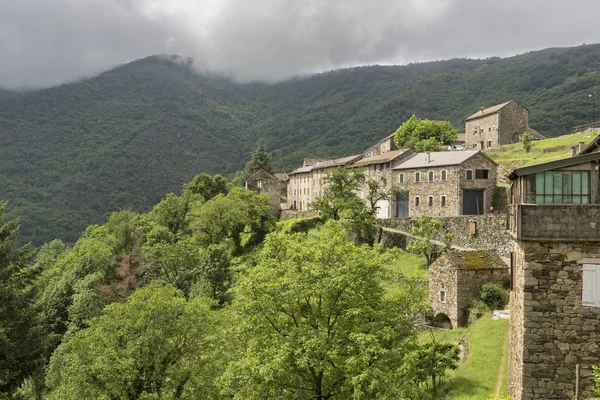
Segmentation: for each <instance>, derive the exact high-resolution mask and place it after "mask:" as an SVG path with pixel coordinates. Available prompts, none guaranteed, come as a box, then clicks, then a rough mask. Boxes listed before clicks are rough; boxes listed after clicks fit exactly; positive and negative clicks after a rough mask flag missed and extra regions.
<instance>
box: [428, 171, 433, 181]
mask: <svg viewBox="0 0 600 400" xmlns="http://www.w3.org/2000/svg"><path fill="white" fill-rule="evenodd" d="M427 175H428V179H429V182H433V171H429V172H428V173H427Z"/></svg>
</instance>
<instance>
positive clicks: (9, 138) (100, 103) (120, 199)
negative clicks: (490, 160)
mask: <svg viewBox="0 0 600 400" xmlns="http://www.w3.org/2000/svg"><path fill="white" fill-rule="evenodd" d="M598 71H600V45H585V46H580V47H575V48H561V49H558V48H556V49H547V50H543V51H537V52H531V53H527V54H523V55H518V56H515V57H510V58H505V59H500V58H490V59H485V60H467V59H455V60H449V61H439V62H429V63H419V64H410V65H407V66H368V67H357V68H349V69H342V70H336V71H331V72H326V73H322V74H318V75H315V76H311V77H306V78H297V79H292V80H288V81H285V82H280V83H277V84H270V85H269V84H262V83H253V84H239V83H236V82H232V81H231V80H228V79H225V78H223V77H220V76H216V75H202V74H198V73H195V72H194V71H193V70H192V68H191V67H190V62H189V61H186V60H185V59H182V58H180V57H175V56H153V57H149V58H145V59H142V60H138V61H134V62H131V63H129V64H126V65H122V66H119V67H117V68H114V69H112V70H110V71H107V72H105V73H103V74H101V75H99V76H97V77H95V78H92V79H87V80H82V81H79V82H74V83H70V84H65V85H62V86H59V87H54V88H49V89H44V90H37V91H29V92H26V93H22V94H20V95H18V96H15V94H14V93H12V92H6V91H0V198H3V199H7V200H9V205H8V207H7V211H6V214H7V216H8V217H9V218H13V217H16V216H20V218H21V226H22V238H23V239H22V240H25V241H33V243H34V244H36V245H40V244H42V243H44V242H47V241H49V240H51V239H54V238H61V239H63V240H65V241H66V242H67V243H73V242H74V241H75V240H76V238H77V237H78V235H79V234H80V233H81V232H82V231H83V230H84V229H85V227H86V226H87V225H89V224H91V223H100V222H101V221H103V220H104V218H106V216H107V215H108V213H109V212H111V211H114V210H119V209H131V210H135V211H147V210H148V209H149V208H150V207H151V206H152V204H155V203H156V202H157V201H159V199H160V198H161V197H162V196H164V194H165V193H168V192H170V191H175V190H177V188H178V187H180V186H181V184H182V183H183V182H186V181H188V180H190V179H191V178H192V177H193V176H194V175H196V174H197V173H199V172H203V171H204V172H208V173H221V174H225V175H228V174H234V173H235V172H236V171H239V170H241V169H242V168H243V166H244V164H245V163H246V161H247V160H248V159H249V157H250V153H251V150H252V149H253V148H254V147H255V146H256V143H257V141H258V140H259V139H262V141H263V142H264V144H265V145H266V147H267V149H268V150H269V152H270V153H271V155H272V156H273V160H274V165H275V167H276V169H279V170H288V171H289V170H291V169H292V168H295V167H297V166H298V165H299V164H300V163H301V160H302V159H303V158H304V157H313V156H342V155H348V154H353V153H357V152H359V151H361V150H364V149H365V148H367V147H369V146H370V145H371V144H372V143H373V142H374V141H376V140H378V139H380V138H381V137H384V136H386V135H387V134H389V133H391V132H392V131H394V130H395V129H396V128H397V127H398V126H399V125H400V124H401V123H402V122H403V121H405V120H406V119H408V118H409V117H410V116H411V115H412V114H416V115H417V116H418V117H421V118H429V119H441V120H449V121H450V122H451V123H452V124H453V126H454V127H455V128H457V129H459V130H462V127H463V124H464V119H465V118H466V117H467V116H468V115H470V114H472V113H473V112H475V111H476V110H478V109H479V108H480V107H485V106H490V105H494V104H497V103H500V102H503V101H506V100H510V99H514V100H516V101H518V102H519V103H521V104H522V105H524V106H525V107H527V108H528V109H529V110H530V112H531V114H530V123H531V125H532V126H533V127H534V128H535V129H537V130H538V131H540V132H541V133H543V134H545V135H547V136H556V135H560V134H564V133H567V132H568V131H569V130H570V128H571V127H572V126H573V125H578V124H582V123H587V122H589V121H590V120H591V116H592V106H593V105H592V100H591V99H590V98H589V97H588V94H589V93H591V92H593V91H594V89H595V87H596V84H597V78H598V74H599V72H598Z"/></svg>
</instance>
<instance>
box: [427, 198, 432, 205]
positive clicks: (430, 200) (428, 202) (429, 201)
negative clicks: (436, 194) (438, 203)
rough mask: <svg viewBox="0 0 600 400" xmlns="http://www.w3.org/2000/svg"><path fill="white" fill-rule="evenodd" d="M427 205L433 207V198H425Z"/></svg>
mask: <svg viewBox="0 0 600 400" xmlns="http://www.w3.org/2000/svg"><path fill="white" fill-rule="evenodd" d="M427 204H428V205H429V207H431V206H433V196H429V197H428V198H427Z"/></svg>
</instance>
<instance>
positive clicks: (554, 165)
mask: <svg viewBox="0 0 600 400" xmlns="http://www.w3.org/2000/svg"><path fill="white" fill-rule="evenodd" d="M595 160H600V153H590V154H583V155H579V156H575V157H569V158H563V159H560V160H556V161H549V162H545V163H541V164H535V165H528V166H526V167H521V168H515V169H513V170H512V171H511V172H510V174H508V179H515V178H516V177H518V176H524V175H529V174H535V173H537V172H542V171H551V170H553V169H559V168H565V167H570V166H573V165H577V164H584V163H587V162H590V161H595Z"/></svg>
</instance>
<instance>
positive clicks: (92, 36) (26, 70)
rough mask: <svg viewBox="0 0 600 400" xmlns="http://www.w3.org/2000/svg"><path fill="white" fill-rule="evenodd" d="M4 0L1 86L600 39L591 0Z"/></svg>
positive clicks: (504, 50)
mask: <svg viewBox="0 0 600 400" xmlns="http://www.w3.org/2000/svg"><path fill="white" fill-rule="evenodd" d="M573 4H574V5H570V4H569V2H565V1H562V0H528V1H522V0H505V1H502V2H497V1H485V0H478V1H476V0H371V1H365V0H252V1H249V0H0V87H5V88H20V87H40V86H49V85H55V84H60V83H63V82H67V81H72V80H75V79H78V78H81V77H87V76H91V75H94V74H97V73H98V72H100V71H102V70H105V69H107V68H110V67H112V66H114V65H117V64H119V63H123V62H127V61H131V60H133V59H136V58H141V57H145V56H148V55H151V54H157V53H174V54H179V55H182V56H191V57H193V58H194V60H195V64H196V66H197V67H198V69H200V70H210V71H217V72H221V73H225V74H227V75H230V76H232V77H234V78H236V79H238V80H241V81H250V80H263V81H277V80H281V79H285V78H288V77H291V76H294V75H303V74H310V73H315V72H319V71H323V70H328V69H332V68H339V67H344V66H351V65H364V64H375V63H388V64H389V63H397V64H403V63H407V62H413V61H428V60H439V59H446V58H451V57H487V56H510V55H514V54H516V53H523V52H525V51H529V50H534V49H541V48H545V47H553V46H572V45H578V44H582V43H593V42H598V41H600V40H599V34H598V33H596V32H595V29H594V27H595V22H596V21H597V20H598V19H599V18H600V8H599V7H598V6H597V1H596V0H579V1H577V2H573Z"/></svg>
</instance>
